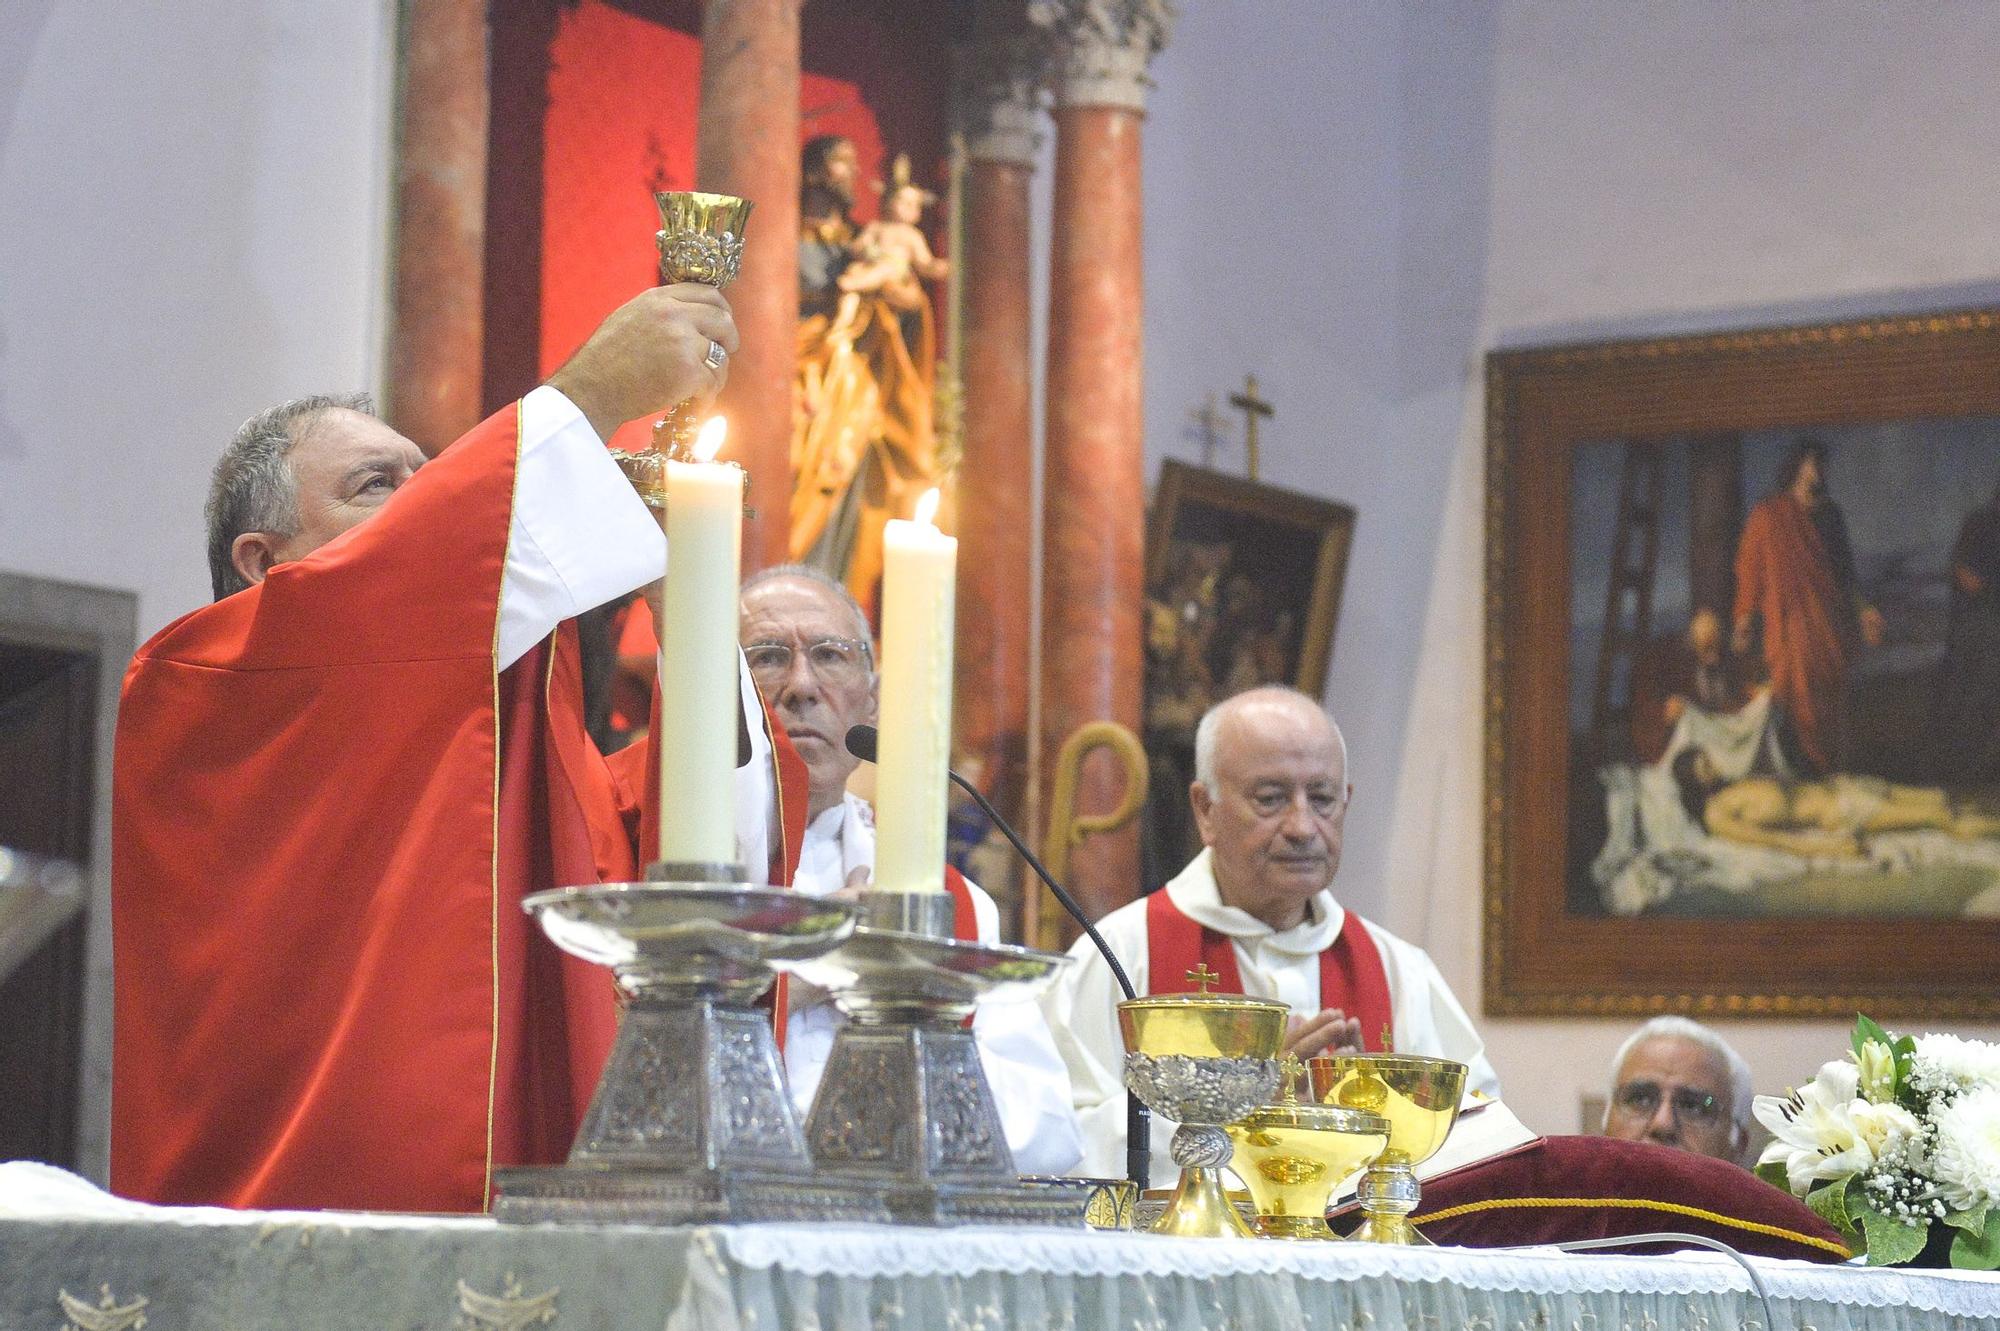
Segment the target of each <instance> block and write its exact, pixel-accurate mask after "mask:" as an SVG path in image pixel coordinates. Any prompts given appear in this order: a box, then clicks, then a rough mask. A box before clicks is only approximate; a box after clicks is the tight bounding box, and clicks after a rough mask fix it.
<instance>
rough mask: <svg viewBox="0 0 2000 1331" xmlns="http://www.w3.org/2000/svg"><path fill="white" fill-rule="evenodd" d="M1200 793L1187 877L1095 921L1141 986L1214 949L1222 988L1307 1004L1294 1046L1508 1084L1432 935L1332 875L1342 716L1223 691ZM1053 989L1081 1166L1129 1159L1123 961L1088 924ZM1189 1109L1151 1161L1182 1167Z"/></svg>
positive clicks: (1198, 775)
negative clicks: (1395, 1059)
mask: <svg viewBox="0 0 2000 1331" xmlns="http://www.w3.org/2000/svg"><path fill="white" fill-rule="evenodd" d="M1188 794H1189V799H1190V800H1191V801H1192V802H1193V805H1194V816H1195V822H1196V824H1197V826H1198V827H1199V828H1200V830H1201V839H1202V844H1203V845H1204V846H1205V847H1206V848H1205V849H1204V850H1203V851H1202V852H1201V854H1199V855H1197V856H1196V857H1195V858H1194V861H1193V862H1192V863H1190V864H1189V865H1188V867H1187V868H1185V869H1183V870H1182V871H1181V872H1180V874H1179V875H1178V876H1177V877H1175V878H1174V879H1173V880H1172V881H1170V882H1169V883H1167V885H1166V886H1165V887H1162V888H1161V889H1160V890H1159V891H1157V892H1154V893H1153V894H1151V895H1150V896H1146V897H1142V898H1141V899H1139V900H1138V901H1135V902H1132V903H1130V904H1129V905H1125V906H1121V907H1119V908H1118V909H1117V910H1115V911H1112V912H1111V913H1110V914H1109V915H1107V916H1105V917H1104V919H1102V920H1101V921H1099V922H1098V932H1099V933H1101V934H1103V935H1104V939H1105V941H1106V942H1107V943H1108V944H1110V946H1111V950H1112V951H1113V952H1115V953H1116V954H1117V955H1118V960H1119V963H1120V964H1121V965H1122V966H1124V968H1125V972H1126V974H1127V975H1129V976H1130V977H1131V980H1132V984H1133V987H1134V988H1136V989H1137V990H1138V991H1139V992H1140V993H1142V994H1146V993H1156V994H1171V993H1184V992H1187V991H1188V990H1189V989H1191V988H1192V987H1193V986H1192V985H1191V984H1189V983H1188V980H1187V973H1188V972H1189V971H1191V970H1193V969H1194V968H1195V967H1196V966H1198V965H1206V966H1207V967H1208V971H1209V973H1211V974H1214V975H1217V976H1219V977H1220V979H1219V980H1218V981H1216V982H1215V983H1214V984H1212V985H1211V988H1212V989H1213V990H1214V991H1215V992H1218V993H1247V994H1251V995H1254V996H1255V997H1258V998H1269V999H1276V1000H1278V1001H1279V1002H1282V1003H1285V1004H1286V1005H1288V1006H1289V1007H1290V1008H1291V1009H1292V1011H1293V1014H1294V1015H1293V1017H1292V1024H1291V1034H1290V1038H1289V1041H1288V1045H1287V1047H1288V1048H1289V1049H1290V1050H1291V1051H1292V1052H1294V1053H1296V1054H1297V1055H1298V1056H1299V1057H1300V1058H1310V1057H1312V1056H1313V1055H1314V1054H1318V1053H1322V1052H1325V1051H1328V1050H1337V1049H1358V1048H1367V1049H1370V1050H1381V1049H1384V1048H1389V1047H1393V1048H1395V1049H1396V1050H1398V1051H1400V1052H1402V1053H1407V1054H1430V1055H1435V1056H1438V1057H1442V1058H1452V1059H1457V1060H1459V1061H1461V1062H1464V1063H1466V1064H1467V1065H1469V1067H1470V1069H1471V1076H1470V1077H1469V1079H1468V1081H1467V1085H1468V1086H1470V1087H1472V1088H1474V1089H1477V1090H1481V1091H1484V1092H1485V1093H1487V1094H1489V1095H1497V1094H1498V1093H1499V1085H1498V1081H1497V1079H1496V1078H1495V1077H1494V1075H1493V1069H1492V1067H1491V1066H1490V1065H1489V1064H1488V1063H1487V1061H1486V1054H1485V1046H1484V1044H1483V1042H1482V1041H1481V1040H1480V1038H1479V1035H1478V1033H1477V1032H1476V1031H1475V1030H1474V1029H1473V1026H1472V1019H1471V1018H1470V1017H1468V1016H1467V1015H1466V1013H1465V1009H1464V1008H1463V1007H1461V1006H1460V1005H1459V1002H1458V1000H1457V998H1455V997H1454V996H1453V995H1452V992H1451V989H1450V987H1449V986H1447V985H1446V984H1445V982H1444V977H1443V976H1441V975H1440V974H1438V970H1437V967H1436V965H1434V964H1433V963H1432V961H1431V959H1430V958H1429V957H1428V956H1426V955H1425V954H1424V951H1423V949H1421V948H1419V947H1416V946H1414V945H1413V944H1410V943H1406V942H1404V941H1403V940H1402V939H1400V938H1398V937H1396V936H1395V935H1394V934H1392V933H1390V932H1389V931H1388V930H1386V929H1384V928H1382V927H1381V926H1380V925H1377V924H1375V923H1373V922H1371V921H1368V920H1364V919H1362V918H1361V917H1360V916H1358V915H1356V914H1354V913H1353V912H1351V911H1348V910H1345V909H1343V908H1342V907H1341V905H1340V903H1339V902H1338V901H1337V900H1335V899H1334V896H1333V892H1332V884H1333V878H1334V874H1335V873H1336V872H1337V871H1338V870H1339V868H1340V848H1341V841H1342V837H1343V833H1344V828H1345V823H1346V817H1347V805H1348V800H1349V798H1350V797H1351V796H1352V794H1353V787H1352V786H1350V785H1349V784H1348V781H1347V745H1346V741H1345V740H1343V739H1342V738H1341V734H1340V729H1339V727H1338V726H1336V725H1335V724H1334V722H1333V718H1332V717H1330V716H1328V715H1327V714H1326V710H1325V709H1324V708H1323V707H1321V706H1320V705H1319V703H1318V702H1316V701H1315V700H1313V699H1311V698H1308V697H1307V696H1305V695H1304V694H1302V693H1299V692H1297V691H1296V690H1294V689H1289V688H1284V687H1282V686H1269V687H1265V688H1258V689H1252V690H1250V691H1249V692H1246V693H1239V694H1237V695H1236V696H1234V697H1232V698H1229V699H1227V700H1226V701H1224V702H1221V703H1218V704H1217V705H1216V706H1214V707H1212V708H1210V709H1209V711H1208V714H1207V715H1206V716H1204V717H1202V719H1201V724H1200V725H1199V726H1197V727H1196V729H1195V780H1194V783H1193V784H1192V785H1191V786H1190V787H1189V792H1188ZM1070 955H1071V956H1072V957H1073V958H1075V961H1074V964H1072V965H1071V966H1070V967H1068V968H1067V970H1065V971H1064V973H1063V974H1062V976H1061V977H1060V978H1059V979H1058V980H1057V982H1056V985H1055V988H1054V989H1052V990H1051V991H1050V993H1049V995H1048V997H1047V998H1046V999H1045V1000H1044V1007H1045V1009H1046V1010H1047V1012H1048V1017H1049V1025H1050V1027H1051V1028H1052V1029H1053V1030H1054V1031H1055V1034H1056V1045H1057V1047H1058V1048H1059V1049H1060V1050H1061V1051H1062V1055H1063V1061H1064V1062H1065V1063H1067V1064H1068V1066H1069V1075H1070V1084H1071V1087H1072V1089H1073V1094H1074V1096H1075V1101H1076V1110H1077V1116H1078V1118H1079V1119H1080V1120H1081V1122H1082V1125H1083V1136H1084V1160H1083V1166H1082V1169H1081V1172H1082V1173H1084V1174H1088V1175H1098V1176H1113V1177H1116V1176H1122V1175H1123V1174H1124V1173H1125V1085H1124V1080H1123V1077H1122V1075H1121V1073H1122V1069H1123V1067H1124V1062H1125V1045H1124V1041H1123V1039H1122V1038H1121V1037H1120V1036H1119V1033H1118V1020H1117V1002H1118V999H1119V997H1120V995H1119V991H1118V987H1117V983H1116V982H1115V981H1114V980H1113V979H1112V977H1111V968H1110V967H1109V966H1107V965H1105V964H1104V960H1103V958H1102V957H1100V956H1099V955H1098V953H1097V950H1096V949H1095V948H1094V947H1092V946H1091V944H1090V940H1088V939H1079V940H1077V945H1076V946H1074V947H1072V948H1071V949H1070ZM1174 1126H1175V1125H1174V1124H1172V1123H1165V1122H1161V1121H1159V1120H1155V1122H1154V1124H1153V1159H1152V1177H1153V1178H1154V1179H1156V1180H1162V1179H1171V1178H1172V1177H1173V1176H1174V1172H1175V1168H1176V1167H1175V1166H1174V1164H1173V1163H1172V1160H1171V1158H1170V1157H1169V1156H1168V1154H1167V1143H1168V1141H1169V1139H1170V1138H1171V1137H1172V1136H1173V1131H1174Z"/></svg>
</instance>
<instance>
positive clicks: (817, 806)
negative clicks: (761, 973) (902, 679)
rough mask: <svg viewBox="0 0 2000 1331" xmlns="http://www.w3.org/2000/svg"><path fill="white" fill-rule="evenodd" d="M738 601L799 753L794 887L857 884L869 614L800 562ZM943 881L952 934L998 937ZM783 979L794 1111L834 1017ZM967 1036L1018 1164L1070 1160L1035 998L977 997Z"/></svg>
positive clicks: (866, 838)
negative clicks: (857, 781) (801, 808)
mask: <svg viewBox="0 0 2000 1331" xmlns="http://www.w3.org/2000/svg"><path fill="white" fill-rule="evenodd" d="M741 609H742V622H741V630H742V639H741V641H742V646H743V654H744V658H745V659H746V660H747V661H748V662H749V665H750V674H751V677H752V678H753V679H755V680H756V681H757V687H758V689H759V690H760V691H761V692H762V693H763V695H764V699H765V701H766V703H767V704H768V705H769V706H770V708H771V710H772V712H773V713H774V714H775V715H776V716H777V717H778V719H779V720H780V722H781V723H782V724H783V726H784V730H785V734H786V735H787V736H788V737H789V738H790V740H791V743H792V746H793V747H794V748H796V749H797V751H798V754H799V757H800V758H801V759H803V760H804V762H805V768H806V772H807V773H808V778H809V783H810V790H809V794H808V796H807V802H806V810H805V814H806V820H807V821H806V830H805V840H804V844H803V846H802V848H801V849H800V852H799V863H798V870H797V872H796V874H795V875H794V876H793V879H792V886H793V887H794V888H795V889H797V890H798V891H802V892H811V893H813V894H815V895H820V896H824V895H827V894H829V893H833V892H839V891H843V890H845V889H848V888H858V887H862V886H865V885H866V884H867V882H868V879H869V876H870V873H871V871H872V869H873V867H874V864H875V820H874V815H873V812H872V811H871V810H870V808H869V806H868V804H867V803H866V802H865V801H863V800H861V799H860V798H858V797H856V796H855V795H853V794H850V793H849V792H848V790H847V779H848V778H849V777H850V776H852V775H853V773H854V770H855V768H856V767H858V766H859V765H860V761H861V760H860V759H859V758H857V757H855V756H854V755H853V754H852V753H850V752H849V751H848V749H847V744H846V739H847V731H848V728H849V727H851V726H855V725H872V724H874V722H875V710H876V707H875V705H876V694H875V690H876V671H875V659H874V648H873V645H872V643H871V642H870V639H869V630H868V619H867V616H866V615H864V614H863V613H862V610H861V607H860V605H859V604H857V603H856V602H855V600H854V598H853V596H852V595H850V594H849V593H848V591H847V589H846V588H845V587H843V586H842V585H841V584H840V583H838V582H836V581H835V580H834V579H833V578H831V577H829V576H828V575H827V574H825V573H823V572H821V571H820V570H818V569H816V568H809V567H806V566H804V565H798V564H790V565H785V566H782V567H779V568H772V569H766V570H764V571H763V572H761V573H757V574H754V575H752V576H751V577H750V578H749V579H747V580H746V581H745V583H744V585H743V596H742V605H741ZM945 884H946V887H947V888H948V889H949V891H950V892H951V895H952V899H953V904H954V906H955V911H954V915H955V920H954V929H955V931H956V933H957V935H958V936H959V937H960V938H967V939H970V938H977V939H979V940H980V941H982V942H988V943H992V942H998V941H1000V912H999V909H998V907H996V906H995V905H994V903H993V898H992V897H990V896H988V895H987V894H986V893H985V892H984V891H983V890H982V889H981V888H980V887H979V886H978V885H977V884H975V883H972V882H969V881H968V880H967V879H966V878H965V877H964V876H963V875H961V874H960V873H958V871H957V870H955V869H951V868H949V867H947V869H946V871H945ZM780 984H781V990H782V994H783V1000H782V1001H784V1002H785V1004H786V1005H787V1008H788V1010H789V1012H790V1019H789V1020H788V1021H787V1022H786V1023H785V1027H784V1029H783V1031H782V1032H781V1037H780V1038H781V1043H782V1046H783V1049H784V1058H785V1074H786V1079H787V1080H788V1082H789V1083H790V1085H791V1089H792V1097H793V1099H794V1100H795V1101H796V1102H797V1104H798V1108H799V1112H800V1113H801V1114H803V1113H805V1112H807V1110H808V1109H809V1107H810V1105H811V1103H812V1097H813V1092H814V1091H815V1090H816V1089H817V1088H818V1086H819V1079H820V1073H821V1072H822V1071H823V1070H824V1069H825V1066H826V1060H827V1056H828V1054H829V1053H831V1052H832V1049H833V1038H834V1034H835V1032H836V1031H837V1030H838V1028H839V1024H840V1022H841V1021H842V1020H843V1018H842V1017H841V1015H840V1014H839V1013H838V1012H837V1011H835V1010H834V1007H833V1005H832V1004H831V1003H830V1002H828V1001H827V998H826V995H824V994H822V993H820V992H818V991H817V990H814V989H812V988H811V987H809V986H807V985H805V984H804V983H802V982H800V981H799V980H797V979H795V978H790V977H787V978H785V979H783V980H781V981H780ZM972 1034H973V1037H974V1038H975V1039H976V1040H977V1041H978V1044H979V1053H980V1057H981V1060H982V1061H983V1062H984V1063H985V1066H986V1078H987V1082H988V1083H989V1084H990V1085H991V1087H992V1089H993V1098H994V1100H995V1102H996V1103H997V1104H998V1106H999V1109H1000V1121H1001V1125H1002V1127H1003V1128H1004V1129H1005V1131H1006V1134H1007V1145H1008V1147H1009V1149H1010V1150H1012V1152H1013V1154H1014V1164H1015V1167H1016V1168H1018V1169H1019V1170H1020V1171H1021V1172H1022V1173H1024V1174H1053V1173H1060V1172H1063V1171H1065V1170H1068V1169H1070V1168H1072V1167H1073V1166H1075V1165H1076V1163H1077V1161H1078V1159H1079V1157H1080V1156H1081V1155H1082V1154H1083V1144H1082V1138H1081V1137H1080V1135H1079V1132H1078V1128H1077V1121H1076V1115H1075V1113H1074V1112H1073V1111H1072V1110H1071V1108H1070V1086H1069V1078H1068V1076H1067V1075H1066V1073H1065V1072H1064V1070H1063V1061H1062V1058H1061V1056H1060V1055H1058V1054H1057V1052H1056V1047H1055V1041H1054V1040H1053V1038H1052V1037H1051V1036H1050V1034H1049V1029H1048V1025H1047V1024H1046V1023H1045V1022H1044V1021H1043V1019H1042V1014H1041V1011H1040V1010H1039V1009H1038V1008H1037V1007H1036V1006H1035V1005H1034V1004H1033V1003H996V1004H986V1005H983V1006H981V1007H980V1009H979V1011H978V1013H977V1015H975V1016H974V1017H973V1020H972Z"/></svg>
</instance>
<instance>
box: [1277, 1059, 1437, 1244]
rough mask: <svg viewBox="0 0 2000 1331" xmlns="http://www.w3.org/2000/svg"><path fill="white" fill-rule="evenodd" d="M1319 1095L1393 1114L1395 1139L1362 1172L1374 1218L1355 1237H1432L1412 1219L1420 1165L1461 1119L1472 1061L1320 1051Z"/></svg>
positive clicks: (1315, 1071)
mask: <svg viewBox="0 0 2000 1331" xmlns="http://www.w3.org/2000/svg"><path fill="white" fill-rule="evenodd" d="M1309 1066H1310V1068H1311V1070H1312V1089H1313V1097H1314V1098H1315V1099H1317V1100H1319V1101H1321V1102H1322V1103H1324V1104H1329V1105H1338V1106H1340V1107H1342V1108H1346V1109H1361V1110H1366V1111H1367V1112H1369V1113H1373V1114H1379V1115H1381V1116H1382V1117H1383V1118H1385V1119H1387V1120H1388V1121H1389V1144H1388V1147H1387V1148H1386V1149H1385V1150H1384V1151H1383V1152H1382V1154H1381V1157H1380V1158H1379V1159H1377V1160H1376V1161H1375V1163H1374V1164H1372V1165H1370V1166H1369V1168H1368V1173H1367V1175H1366V1176H1364V1177H1363V1179H1362V1180H1361V1188H1360V1192H1359V1196H1360V1199H1361V1210H1362V1214H1363V1215H1364V1216H1366V1217H1367V1218H1366V1219H1365V1220H1363V1221H1362V1223H1361V1227H1360V1228H1359V1229H1357V1230H1355V1231H1354V1233H1353V1235H1352V1236H1351V1237H1353V1238H1355V1239H1359V1240H1361V1241H1363V1242H1368V1243H1402V1244H1417V1245H1428V1244H1429V1243H1430V1240H1429V1239H1427V1238H1425V1237H1424V1236H1423V1235H1422V1234H1419V1233H1418V1232H1417V1230H1416V1227H1415V1226H1413V1225H1411V1224H1410V1219H1409V1217H1410V1213H1411V1212H1412V1211H1414V1210H1416V1209H1417V1199H1418V1196H1419V1193H1420V1189H1419V1187H1418V1184H1417V1177H1416V1173H1415V1168H1416V1166H1418V1165H1420V1164H1422V1163H1423V1162H1424V1161H1426V1160H1428V1159H1430V1158H1431V1157H1432V1156H1433V1155H1436V1154H1437V1152H1438V1148H1439V1147H1441V1146H1443V1145H1444V1142H1445V1138H1446V1137H1448V1136H1450V1135H1451V1127H1452V1124H1453V1123H1455V1122H1457V1121H1458V1105H1459V1101H1460V1100H1461V1099H1463V1098H1464V1095H1465V1076H1466V1066H1465V1064H1463V1063H1455V1062H1453V1061H1452V1060H1450V1059H1448V1058H1425V1057H1423V1056H1422V1055H1419V1054H1339V1055H1335V1056H1333V1057H1330V1058H1315V1059H1313V1060H1312V1061H1311V1063H1310V1064H1309Z"/></svg>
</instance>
